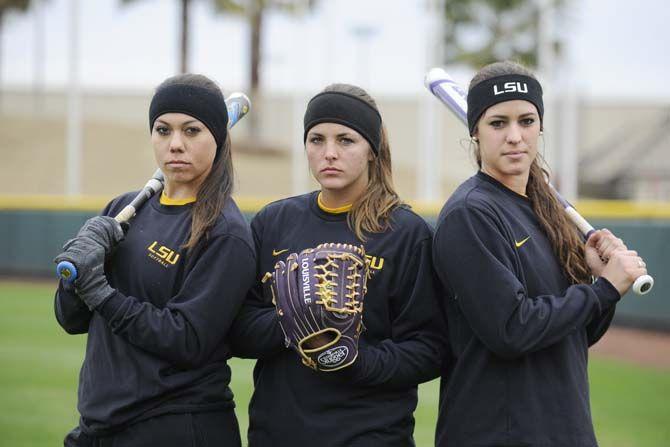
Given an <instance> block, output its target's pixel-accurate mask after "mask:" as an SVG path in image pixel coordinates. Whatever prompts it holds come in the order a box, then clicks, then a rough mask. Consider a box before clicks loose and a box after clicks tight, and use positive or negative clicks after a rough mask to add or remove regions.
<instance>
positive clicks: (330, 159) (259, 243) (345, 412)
mask: <svg viewBox="0 0 670 447" xmlns="http://www.w3.org/2000/svg"><path fill="white" fill-rule="evenodd" d="M304 141H305V151H306V155H307V159H308V163H309V168H310V171H311V173H312V175H313V176H314V178H315V179H316V181H317V182H318V183H319V185H320V189H319V190H317V191H314V192H311V193H308V194H304V195H301V196H297V197H291V198H288V199H284V200H280V201H277V202H274V203H271V204H269V205H267V206H266V207H265V208H263V209H262V210H261V211H260V212H259V213H258V214H257V215H256V216H255V217H254V219H253V221H252V223H251V228H252V233H253V236H254V241H255V244H256V250H257V256H258V268H257V274H258V284H257V287H256V288H255V289H254V290H253V293H252V294H251V295H250V296H249V298H248V301H247V304H246V305H245V306H244V308H243V311H242V312H241V314H240V315H239V316H238V320H237V321H236V324H235V326H234V330H235V332H236V336H235V337H233V340H234V344H233V349H234V352H236V353H237V354H238V355H240V356H243V357H252V358H258V361H257V363H256V367H255V369H254V384H255V390H254V394H253V397H252V400H251V403H250V408H249V433H248V435H249V446H250V447H271V446H279V445H291V446H312V445H316V444H318V445H321V446H325V447H330V446H332V447H336V446H350V447H355V446H377V445H378V446H386V447H392V446H398V447H400V446H402V447H406V446H411V445H414V441H413V430H414V418H413V412H414V409H415V408H416V404H417V385H418V384H419V383H421V382H424V381H427V380H430V379H432V378H434V377H437V376H438V375H439V373H440V362H441V351H442V349H443V348H444V347H445V346H446V343H443V342H442V340H441V338H440V337H441V335H440V328H441V326H442V324H441V322H440V318H439V316H440V312H439V310H438V307H437V300H436V295H437V293H436V289H435V285H436V284H435V281H434V278H433V270H432V265H431V251H430V245H431V242H432V232H431V230H430V228H429V227H428V225H427V224H426V223H425V222H424V221H423V220H422V219H421V218H420V217H419V216H418V215H416V214H415V213H414V212H412V211H411V210H410V209H409V207H407V206H406V205H404V204H403V203H402V201H401V200H400V198H399V197H398V195H397V194H396V192H395V190H394V187H393V182H392V177H391V153H390V148H389V142H388V138H387V135H386V129H385V128H384V125H383V123H382V118H381V115H380V113H379V110H378V108H377V106H376V104H375V102H374V100H373V99H372V98H371V97H370V96H369V95H368V94H367V93H366V92H365V91H364V90H362V89H361V88H359V87H356V86H351V85H346V84H334V85H331V86H329V87H327V88H326V89H324V90H323V91H322V92H321V93H319V94H317V95H316V96H314V97H313V98H312V99H311V101H310V102H309V104H308V105H307V111H306V112H305V117H304ZM322 243H327V244H329V246H331V245H330V244H335V248H337V244H340V245H342V244H344V245H353V246H360V245H363V246H364V247H365V252H366V253H367V257H368V259H369V261H370V275H369V278H368V280H367V294H366V295H365V297H364V304H363V315H362V321H363V324H364V326H365V330H364V331H363V332H362V334H361V336H360V341H359V343H358V356H357V357H356V358H355V360H354V361H353V363H351V364H349V365H348V366H346V367H343V368H338V369H337V370H330V371H323V370H314V369H310V368H308V367H307V366H305V365H303V363H302V362H301V359H300V357H299V356H298V355H297V354H296V353H295V352H293V351H292V350H289V349H287V348H286V346H285V344H284V334H283V333H282V330H281V328H280V326H279V324H278V319H277V316H276V313H275V309H274V306H273V305H272V298H273V297H272V292H271V287H270V284H269V283H270V281H267V282H266V283H264V284H263V283H261V278H263V276H264V275H265V274H266V272H270V271H274V270H275V267H274V266H275V264H276V263H277V262H278V261H280V260H284V259H286V256H287V255H288V254H289V253H300V252H301V251H302V250H304V249H309V248H314V247H317V246H318V245H319V244H322ZM331 247H332V246H331ZM289 258H290V256H289ZM329 360H330V361H333V362H337V361H339V360H341V358H335V359H333V358H330V359H329ZM343 366H344V365H343Z"/></svg>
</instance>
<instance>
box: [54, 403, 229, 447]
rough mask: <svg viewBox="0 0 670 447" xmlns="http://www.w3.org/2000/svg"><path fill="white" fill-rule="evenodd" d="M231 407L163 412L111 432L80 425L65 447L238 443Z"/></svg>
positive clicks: (194, 446) (218, 445)
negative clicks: (95, 432) (89, 430)
mask: <svg viewBox="0 0 670 447" xmlns="http://www.w3.org/2000/svg"><path fill="white" fill-rule="evenodd" d="M241 445H242V442H241V440H240V428H239V426H238V424H237V418H236V417H235V412H234V411H233V410H227V411H215V412H208V413H185V414H166V415H162V416H156V417H154V418H151V419H147V420H145V421H141V422H138V423H136V424H133V425H131V426H129V427H128V428H126V429H124V430H122V431H120V432H118V433H115V434H113V435H110V436H101V437H97V436H90V435H87V434H85V433H83V432H82V431H81V430H80V428H79V427H77V428H75V429H74V430H72V431H71V432H70V433H68V435H67V436H66V437H65V447H153V446H160V447H229V446H230V447H241Z"/></svg>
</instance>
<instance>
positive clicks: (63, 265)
mask: <svg viewBox="0 0 670 447" xmlns="http://www.w3.org/2000/svg"><path fill="white" fill-rule="evenodd" d="M226 109H227V110H228V129H231V128H232V127H233V126H234V125H235V124H237V123H238V122H239V121H240V120H241V119H242V118H243V117H244V116H245V115H246V114H247V113H249V110H250V109H251V101H249V98H248V97H247V95H245V94H244V93H240V92H235V93H232V94H231V95H230V96H229V97H228V98H226ZM163 181H164V178H163V172H161V170H160V169H157V170H156V172H154V175H152V176H151V178H150V179H149V181H148V182H147V183H146V185H144V188H142V190H141V191H140V192H139V193H138V194H137V195H136V196H135V198H134V199H133V200H132V201H131V202H130V203H129V204H128V205H126V206H125V207H124V208H123V209H122V210H121V211H120V212H119V214H117V215H116V216H114V219H115V220H116V221H117V222H118V223H127V222H129V221H130V219H132V217H133V216H135V213H136V212H137V210H139V209H140V207H142V205H144V204H145V203H146V202H147V200H149V199H150V198H151V197H152V196H153V195H155V194H158V193H160V192H161V191H162V190H163ZM56 274H57V275H58V276H59V277H60V278H61V279H63V280H64V281H66V282H72V281H74V280H75V279H77V268H76V266H75V265H74V264H72V263H71V262H69V261H62V262H59V263H58V265H57V266H56Z"/></svg>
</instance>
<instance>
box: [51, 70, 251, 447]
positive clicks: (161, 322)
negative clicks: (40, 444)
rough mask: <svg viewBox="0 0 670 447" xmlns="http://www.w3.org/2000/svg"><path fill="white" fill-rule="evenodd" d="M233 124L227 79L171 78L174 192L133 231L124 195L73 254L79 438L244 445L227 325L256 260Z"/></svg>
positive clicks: (168, 140) (70, 315) (168, 108)
mask: <svg viewBox="0 0 670 447" xmlns="http://www.w3.org/2000/svg"><path fill="white" fill-rule="evenodd" d="M227 123H228V115H227V111H226V105H225V102H224V98H223V94H222V93H221V90H220V89H219V87H218V86H217V85H216V84H215V83H214V82H212V81H211V80H209V79H208V78H206V77H205V76H202V75H191V74H185V75H179V76H175V77H172V78H169V79H167V80H166V81H164V82H163V83H162V84H161V85H159V86H158V88H157V89H156V92H155V94H154V97H153V99H152V101H151V106H150V109H149V128H150V131H151V143H152V145H153V149H154V155H155V157H156V162H157V163H158V166H159V167H160V168H161V170H162V171H163V173H164V175H165V188H164V190H163V193H162V195H161V196H160V197H159V196H158V195H157V196H155V197H153V198H152V199H150V200H149V202H147V203H146V204H145V205H144V206H143V207H142V208H141V209H140V210H139V211H138V212H137V215H136V216H135V217H134V219H133V221H132V224H131V226H130V228H129V230H128V232H127V234H126V235H125V237H124V235H123V231H122V229H121V228H120V227H119V225H118V224H117V223H116V221H115V220H114V219H112V218H111V217H108V216H114V215H116V214H117V213H118V212H119V211H120V210H121V209H122V208H123V207H124V206H125V205H126V204H128V203H129V202H130V201H131V200H132V198H133V197H134V196H135V193H128V194H124V195H122V196H120V197H118V198H116V199H114V200H112V201H111V202H110V203H109V205H107V207H106V208H105V209H104V210H103V212H102V216H98V217H94V218H93V219H90V220H89V221H87V222H86V224H84V226H83V227H82V229H81V230H80V231H79V233H78V235H77V237H76V238H75V239H73V240H72V241H70V242H68V243H67V244H66V246H65V250H66V251H65V253H63V254H62V255H60V256H65V257H67V258H70V259H72V258H75V260H76V262H75V265H77V267H78V270H79V277H78V279H77V280H76V281H75V283H74V289H72V288H70V287H69V286H67V285H65V284H63V283H61V284H59V286H58V291H57V293H56V298H55V312H56V318H57V319H58V322H59V323H60V325H61V326H62V327H63V328H64V329H65V330H66V331H67V332H68V333H70V334H82V333H88V342H87V347H86V356H85V359H84V364H83V366H82V370H81V374H80V379H79V405H78V410H79V413H80V414H81V418H80V422H79V426H78V427H77V428H75V429H74V430H73V431H72V432H70V433H69V434H68V436H67V437H66V439H65V445H66V446H99V445H110V446H111V445H114V446H117V445H118V446H124V447H133V446H147V445H156V446H158V445H160V446H180V447H181V446H185V445H189V446H191V445H192V446H219V445H226V446H239V445H241V442H240V434H239V428H238V425H237V419H236V418H235V413H234V410H233V408H234V403H233V395H232V393H231V391H230V389H229V386H228V385H229V383H230V374H231V373H230V368H229V367H228V365H227V359H228V358H229V357H230V349H229V347H228V342H227V334H228V330H229V328H230V326H231V324H232V321H233V318H234V316H235V315H236V313H237V312H238V310H239V308H240V307H241V305H242V302H243V300H244V297H245V295H246V293H247V291H248V289H249V288H250V287H251V286H252V284H253V281H254V274H255V265H256V260H255V254H254V249H253V241H252V238H251V232H250V229H249V227H248V224H247V223H246V221H245V220H244V217H243V216H242V214H241V213H240V211H239V209H238V208H237V205H236V204H235V202H234V201H233V199H232V198H231V197H230V194H231V189H232V185H233V169H232V159H231V154H230V138H229V136H228V132H227V128H226V126H227ZM60 256H59V257H60ZM105 257H106V262H105ZM57 259H58V258H57ZM103 263H104V269H103V268H102V267H103Z"/></svg>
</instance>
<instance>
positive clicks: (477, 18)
mask: <svg viewBox="0 0 670 447" xmlns="http://www.w3.org/2000/svg"><path fill="white" fill-rule="evenodd" d="M564 1H565V0H543V1H538V0H448V1H446V2H445V5H444V13H445V14H444V17H445V44H446V45H445V55H444V58H445V62H447V63H464V64H466V65H470V66H473V67H481V66H483V65H486V64H489V63H491V62H495V61H498V60H503V59H515V60H518V61H519V62H521V63H523V64H524V65H527V66H530V67H537V65H538V62H539V53H540V42H541V41H542V39H540V31H541V29H540V12H541V11H540V8H560V7H561V6H563V4H564ZM478 41H479V42H480V43H479V45H476V44H475V45H473V42H478ZM551 46H552V47H553V52H554V54H556V55H558V54H560V50H561V44H560V41H558V40H557V39H555V38H553V39H552V42H551Z"/></svg>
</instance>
